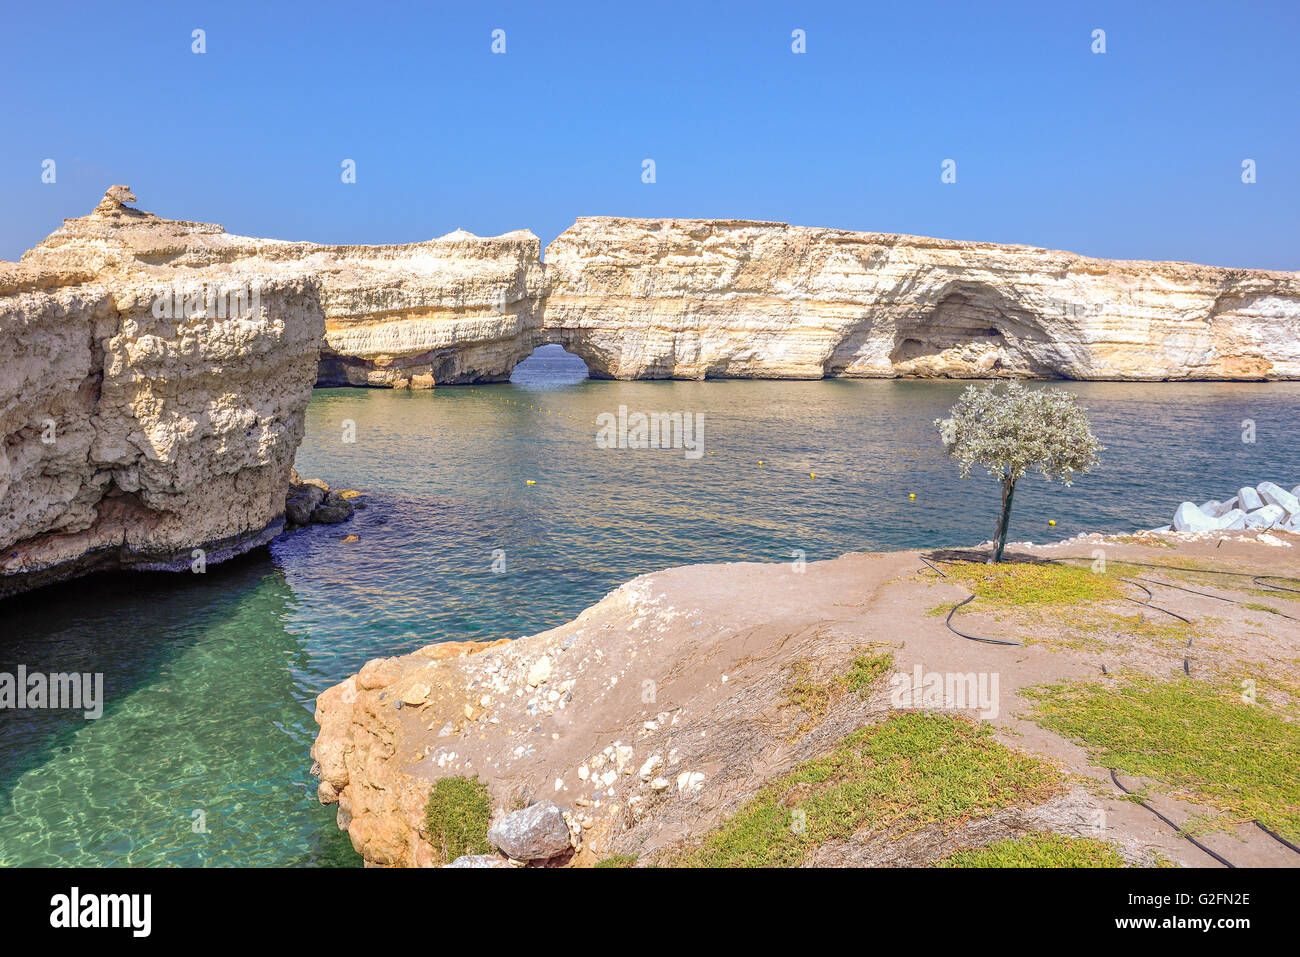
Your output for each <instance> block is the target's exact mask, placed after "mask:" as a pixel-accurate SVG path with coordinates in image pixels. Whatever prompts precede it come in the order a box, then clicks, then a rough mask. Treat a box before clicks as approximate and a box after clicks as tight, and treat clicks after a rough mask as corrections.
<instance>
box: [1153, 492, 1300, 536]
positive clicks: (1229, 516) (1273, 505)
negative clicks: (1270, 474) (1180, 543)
mask: <svg viewBox="0 0 1300 957" xmlns="http://www.w3.org/2000/svg"><path fill="white" fill-rule="evenodd" d="M1248 528H1263V529H1268V528H1274V529H1278V530H1280V531H1287V532H1300V485H1297V486H1296V487H1295V488H1293V489H1291V491H1289V492H1288V491H1287V490H1286V489H1284V488H1282V487H1281V486H1280V485H1277V484H1275V483H1273V482H1260V483H1259V485H1258V486H1254V487H1252V486H1249V485H1246V486H1243V487H1242V488H1240V489H1238V490H1237V494H1236V495H1234V496H1233V497H1232V498H1229V499H1226V500H1224V501H1218V500H1211V501H1209V502H1204V503H1202V504H1201V505H1196V504H1194V503H1192V502H1183V503H1182V504H1181V505H1179V506H1178V510H1177V511H1176V512H1174V520H1173V522H1172V523H1171V524H1169V525H1165V526H1163V527H1161V528H1157V529H1154V531H1157V532H1160V531H1165V532H1167V531H1175V532H1213V531H1234V532H1236V531H1243V530H1245V529H1248Z"/></svg>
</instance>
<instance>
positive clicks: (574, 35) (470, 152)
mask: <svg viewBox="0 0 1300 957" xmlns="http://www.w3.org/2000/svg"><path fill="white" fill-rule="evenodd" d="M197 28H201V29H203V30H205V31H206V42H207V52H206V53H205V54H203V55H196V54H193V53H191V52H190V48H191V43H192V41H191V31H192V30H194V29H197ZM497 28H500V29H503V30H505V31H506V53H505V54H504V55H494V54H493V53H492V52H491V42H492V38H491V33H492V31H493V30H494V29H497ZM796 28H798V29H802V30H804V31H806V35H807V53H805V54H802V55H796V54H794V53H792V52H791V42H792V41H791V31H792V30H794V29H796ZM1094 29H1104V30H1105V31H1106V47H1107V52H1106V53H1105V54H1100V55H1099V54H1094V53H1092V52H1091V50H1090V46H1091V44H1092V39H1091V33H1092V31H1093V30H1094ZM1298 50H1300V3H1297V2H1295V0H1288V2H1273V3H1265V2H1234V3H1215V4H1210V3H1201V2H1178V3H1146V2H1142V3H1138V2H1133V0H1129V2H1121V3H1111V2H1104V3H1079V2H1069V3H1067V2H1060V0H1050V2H1042V0H1039V2H1024V3H1005V4H996V3H993V2H987V3H975V2H970V3H926V2H916V0H904V2H874V0H861V2H838V0H803V2H789V3H774V2H763V0H749V2H745V3H733V2H715V0H693V2H688V3H679V2H675V0H652V2H628V3H614V2H608V0H607V2H600V3H597V2H592V3H577V2H573V3H565V2H562V0H547V2H524V0H516V2H468V0H467V2H460V3H444V2H437V0H426V2H421V3H409V4H396V3H394V4H387V3H380V2H370V3H366V2H348V3H339V4H336V3H330V2H322V0H317V2H312V3H302V4H296V3H280V2H271V0H262V2H258V3H244V2H240V0H223V2H220V3H188V2H168V3H157V4H152V5H151V4H142V3H131V2H114V3H106V2H90V3H79V4H62V3H58V2H51V3H19V2H17V0H7V2H6V3H5V4H4V10H3V13H0V78H3V81H4V82H3V90H4V97H5V105H6V109H5V114H4V120H5V122H4V135H3V137H0V204H2V205H3V209H4V215H3V217H2V218H0V258H5V259H15V258H17V257H18V256H19V255H20V254H21V253H22V251H23V250H24V249H26V248H28V247H29V246H31V245H32V244H34V243H35V242H37V241H39V240H40V239H41V238H42V237H43V236H45V235H46V234H47V233H49V232H50V231H51V230H53V229H54V228H55V227H57V226H58V224H59V221H60V220H61V219H62V218H63V217H65V216H78V215H83V214H84V213H86V212H88V211H89V210H90V209H91V207H92V206H93V205H94V204H95V203H96V202H97V201H98V199H99V197H100V196H101V195H102V194H103V191H104V189H105V187H106V186H108V185H110V184H112V183H125V184H128V185H130V186H131V187H132V188H134V190H135V191H136V194H137V195H138V196H139V199H140V205H141V207H142V208H144V209H148V210H151V211H153V212H156V213H159V214H161V215H164V216H170V217H174V218H181V219H195V220H205V221H215V222H220V223H223V224H224V225H225V227H226V228H227V229H228V230H230V231H232V232H239V233H244V234H250V235H255V236H274V237H279V238H285V239H309V240H315V241H319V242H331V243H339V242H359V243H379V242H405V241H411V240H418V239H425V238H428V237H431V236H436V235H440V234H442V233H445V232H447V231H449V230H452V229H455V228H457V227H464V228H465V229H468V230H470V231H472V232H475V233H480V234H494V233H499V232H504V231H506V230H509V229H515V228H520V227H527V228H529V229H532V230H533V231H534V232H535V233H537V234H538V235H539V236H540V237H541V238H542V240H543V242H544V243H545V242H549V241H550V240H551V239H552V238H554V237H555V236H556V235H557V234H558V233H559V232H561V231H562V230H563V229H564V228H565V227H567V226H568V225H569V224H570V223H572V221H573V219H574V217H576V216H579V215H596V214H606V215H624V216H700V217H732V218H744V219H767V220H780V221H785V222H792V223H798V224H803V225H815V226H837V227H843V228H847V229H861V230H872V231H882V232H905V233H916V234H922V235H935V236H947V237H954V238H960V239H981V240H992V241H996V242H1023V243H1031V244H1034V245H1041V246H1049V247H1053V248H1063V249H1071V250H1075V251H1077V252H1081V253H1085V254H1089V255H1096V256H1110V257H1119V258H1135V259H1182V260H1192V261H1197V262H1207V263H1214V264H1222V265H1232V266H1256V267H1269V268H1280V269H1300V53H1298V52H1297V51H1298ZM46 158H51V159H54V160H55V161H56V163H57V182H56V183H55V184H53V185H48V184H43V183H42V182H41V163H42V160H44V159H46ZM645 158H652V159H654V160H655V162H656V166H657V169H656V173H657V182H656V183H654V184H653V185H647V184H645V183H642V181H641V163H642V160H643V159H645ZM1246 158H1250V159H1253V160H1255V161H1256V166H1257V182H1256V183H1254V184H1252V185H1245V184H1243V183H1242V182H1241V163H1242V160H1243V159H1246ZM344 159H353V160H355V161H356V164H357V182H356V183H355V184H344V183H342V182H341V181H340V172H341V169H340V163H341V162H342V161H343V160H344ZM945 159H953V160H955V161H956V163H957V182H956V183H955V184H944V183H942V182H940V172H941V168H940V167H941V164H942V162H943V161H944V160H945Z"/></svg>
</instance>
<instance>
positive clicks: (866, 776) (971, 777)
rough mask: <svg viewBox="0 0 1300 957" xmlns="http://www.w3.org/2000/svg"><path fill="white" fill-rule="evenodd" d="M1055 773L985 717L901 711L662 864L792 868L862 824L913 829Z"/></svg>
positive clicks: (1032, 795) (1019, 800)
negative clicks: (1002, 736) (999, 735)
mask: <svg viewBox="0 0 1300 957" xmlns="http://www.w3.org/2000/svg"><path fill="white" fill-rule="evenodd" d="M1061 781H1062V779H1061V776H1060V775H1059V773H1058V772H1057V770H1056V769H1055V768H1054V767H1053V766H1052V765H1050V764H1048V763H1047V762H1045V761H1042V760H1040V759H1039V758H1035V757H1031V756H1028V755H1023V754H1018V753H1017V752H1015V751H1012V750H1010V749H1009V748H1007V747H1005V746H1004V745H1002V744H1000V743H999V742H998V741H997V740H996V739H995V738H994V737H993V731H992V729H991V728H989V727H988V726H986V725H981V724H978V723H976V722H973V721H969V720H967V719H965V718H959V717H954V716H951V715H938V714H925V713H921V712H904V713H901V714H897V715H895V716H893V717H891V718H889V719H888V720H886V721H883V722H881V723H880V724H876V725H871V726H870V727H866V728H863V729H861V730H859V731H855V732H854V733H853V734H851V735H849V736H848V737H846V738H844V739H843V740H842V741H841V742H840V743H839V745H838V746H837V747H836V749H835V750H834V751H833V752H831V753H830V754H828V755H826V756H825V757H821V758H816V759H814V760H812V761H807V762H804V763H803V764H800V765H799V766H798V767H796V768H794V769H793V770H791V771H790V772H788V773H787V774H784V775H782V776H781V777H779V778H777V779H776V780H774V781H771V782H769V783H768V784H767V785H765V786H764V787H763V788H762V789H761V790H760V791H759V792H758V794H756V795H755V796H754V797H753V798H752V799H750V800H749V801H748V802H746V803H745V804H744V805H743V806H742V807H741V808H740V810H739V811H737V812H736V814H734V815H733V816H732V817H730V818H728V819H727V820H726V821H724V822H723V823H722V824H721V825H719V826H718V827H717V828H715V829H714V830H713V831H711V832H710V833H708V834H707V835H705V837H704V839H703V841H702V842H701V843H700V844H699V845H698V846H697V847H693V848H690V849H688V850H686V851H684V852H682V853H681V854H679V855H675V856H672V857H670V858H669V859H668V860H666V861H665V863H668V864H670V865H675V866H686V867H794V866H797V865H799V864H800V863H802V861H803V859H804V857H805V856H806V855H807V854H808V852H809V851H811V850H813V849H815V848H817V847H820V846H821V845H823V844H825V843H827V842H828V841H832V840H835V839H842V838H848V837H850V836H852V835H853V834H854V833H856V832H857V831H859V830H862V829H864V828H865V829H869V830H871V831H875V832H881V831H885V830H886V829H912V828H918V827H924V826H927V825H931V824H938V823H955V822H959V821H962V820H964V819H966V818H969V817H975V816H980V815H983V814H986V813H988V812H990V811H993V810H995V809H998V808H1004V807H1010V806H1013V805H1033V804H1039V803H1041V802H1042V801H1044V800H1046V799H1047V798H1049V797H1051V796H1052V795H1053V794H1055V793H1056V792H1057V791H1058V790H1059V789H1060V787H1061Z"/></svg>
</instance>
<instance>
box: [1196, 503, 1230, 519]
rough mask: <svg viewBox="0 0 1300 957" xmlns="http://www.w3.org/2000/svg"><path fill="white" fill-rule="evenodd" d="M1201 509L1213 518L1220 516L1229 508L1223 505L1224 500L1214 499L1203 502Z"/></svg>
mask: <svg viewBox="0 0 1300 957" xmlns="http://www.w3.org/2000/svg"><path fill="white" fill-rule="evenodd" d="M1200 509H1201V511H1202V512H1204V513H1205V514H1206V515H1208V516H1210V517H1211V518H1218V517H1219V516H1220V515H1222V514H1223V513H1224V512H1226V511H1227V509H1226V508H1224V507H1223V503H1222V502H1216V501H1213V500H1211V501H1209V502H1202V503H1201V506H1200Z"/></svg>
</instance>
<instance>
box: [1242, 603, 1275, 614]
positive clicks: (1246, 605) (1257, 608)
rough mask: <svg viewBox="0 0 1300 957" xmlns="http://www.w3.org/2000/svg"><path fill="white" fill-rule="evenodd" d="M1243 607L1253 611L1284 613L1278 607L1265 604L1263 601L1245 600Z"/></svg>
mask: <svg viewBox="0 0 1300 957" xmlns="http://www.w3.org/2000/svg"><path fill="white" fill-rule="evenodd" d="M1241 607H1242V608H1249V609H1250V610H1251V611H1266V612H1268V613H1269V614H1270V615H1281V614H1283V613H1282V612H1280V611H1278V610H1277V609H1276V608H1274V607H1273V606H1272V605H1265V604H1264V603H1263V602H1258V601H1243V602H1242V603H1241Z"/></svg>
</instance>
